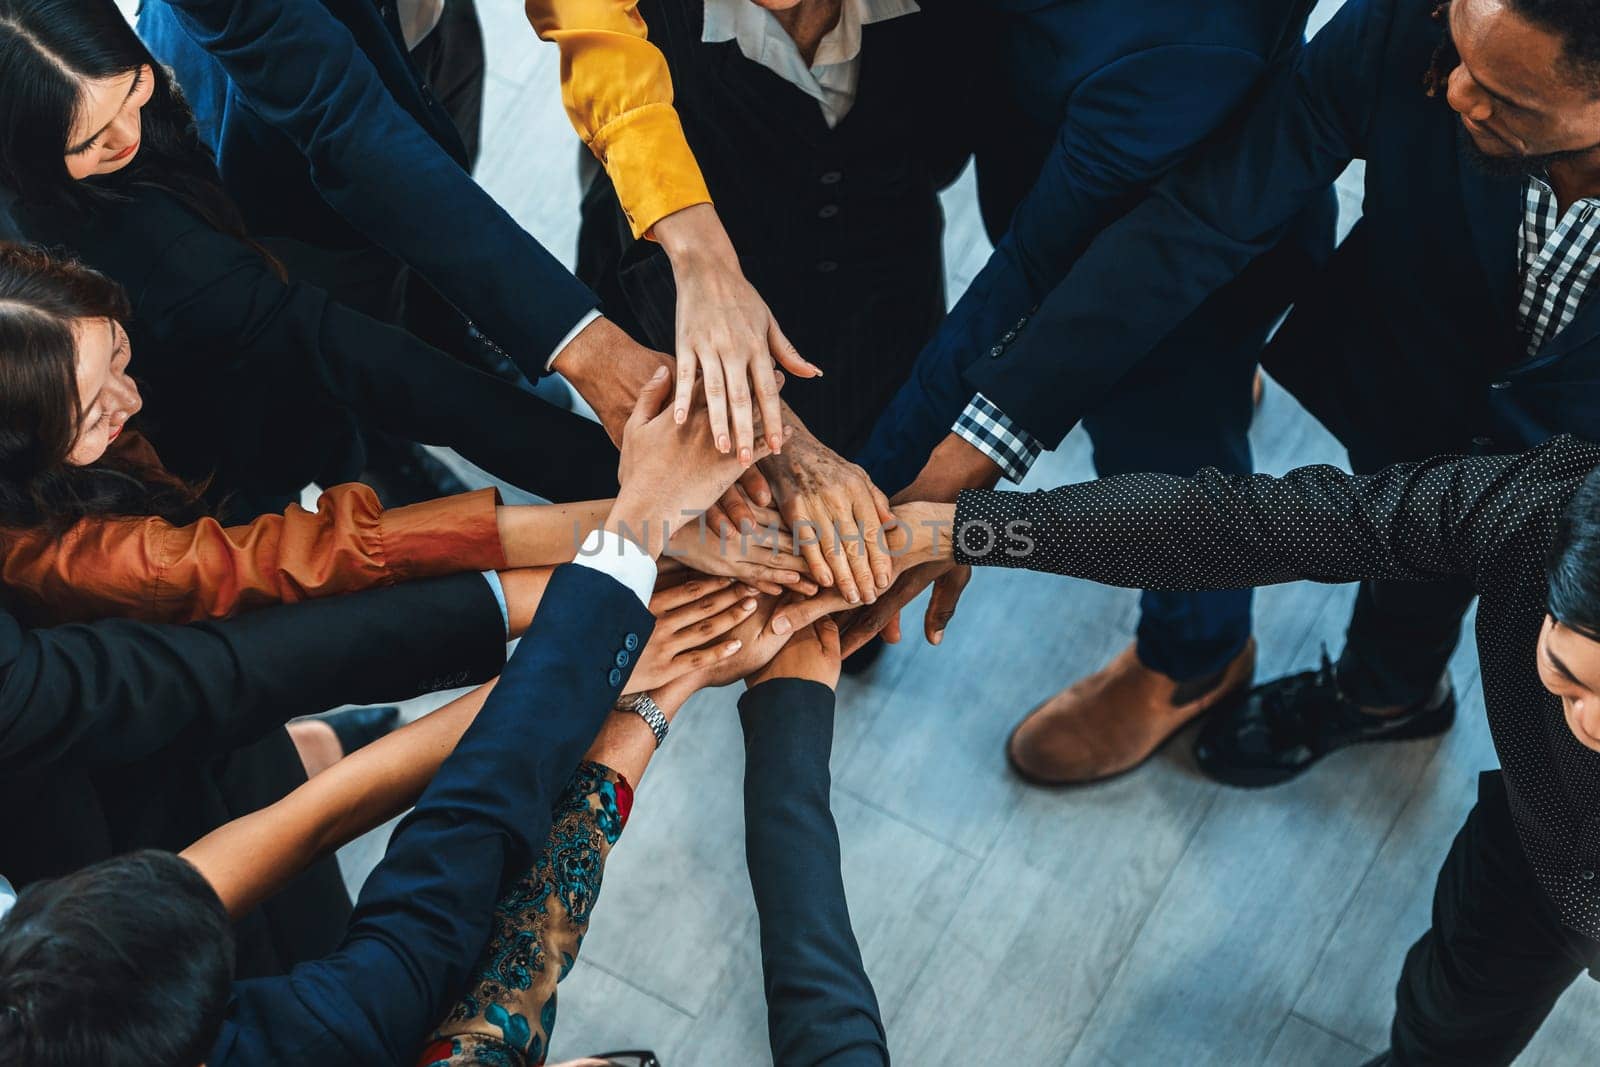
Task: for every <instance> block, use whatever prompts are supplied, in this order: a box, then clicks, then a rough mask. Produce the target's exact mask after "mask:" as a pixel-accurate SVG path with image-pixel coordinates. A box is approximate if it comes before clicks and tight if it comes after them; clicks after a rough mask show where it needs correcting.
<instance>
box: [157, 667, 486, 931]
mask: <svg viewBox="0 0 1600 1067" xmlns="http://www.w3.org/2000/svg"><path fill="white" fill-rule="evenodd" d="M493 687H494V683H493V682H489V683H487V684H485V685H482V686H479V687H478V688H477V689H475V690H473V691H472V692H471V693H468V694H467V695H466V696H463V697H460V698H458V699H456V700H453V701H451V702H450V703H449V704H446V705H445V706H444V707H442V708H440V709H438V710H437V711H435V712H432V713H431V714H428V715H424V716H423V717H422V718H420V719H418V720H416V721H415V722H412V723H410V724H408V725H406V726H403V727H401V728H400V729H398V730H396V731H394V732H393V733H391V734H389V735H388V736H386V737H383V738H380V739H379V740H377V741H375V742H373V743H372V744H370V745H368V746H366V747H365V748H362V749H360V750H359V751H357V752H353V753H351V754H350V755H349V756H346V757H345V758H344V759H342V760H339V761H338V762H337V763H335V764H334V765H333V766H332V767H330V768H328V769H327V770H326V771H324V772H322V773H321V774H318V775H317V776H315V777H314V778H311V779H310V780H309V781H307V782H306V783H305V784H304V785H302V786H300V787H299V788H297V789H295V790H294V791H293V792H291V793H290V794H289V795H288V796H286V797H284V798H283V799H282V800H280V801H278V802H277V803H274V804H270V805H268V806H267V807H265V808H262V809H260V810H259V811H255V812H252V813H251V814H249V815H246V816H244V817H242V818H238V819H234V820H233V821H232V822H229V823H227V824H225V825H224V826H221V827H219V828H218V829H216V830H213V831H212V832H211V833H209V834H207V835H206V836H205V837H203V838H201V839H200V840H199V841H197V842H195V843H194V844H193V845H190V846H189V847H188V848H186V849H184V851H183V853H182V855H183V857H184V858H185V859H187V860H188V861H189V862H190V863H192V864H194V866H195V867H196V868H197V869H198V870H199V871H200V873H201V874H202V875H204V876H205V878H206V880H207V881H208V882H210V883H211V886H212V888H213V889H215V890H216V891H217V895H218V896H219V897H220V898H221V899H222V902H223V905H224V906H225V907H227V909H228V914H229V915H231V916H234V917H235V918H237V917H239V916H241V915H243V914H245V913H246V912H248V911H250V910H251V909H252V908H254V907H255V906H256V905H257V904H259V903H260V902H261V901H263V900H265V899H266V898H268V897H270V896H272V895H273V894H274V893H276V892H277V891H278V890H279V889H281V888H282V887H283V885H284V884H285V883H287V882H288V881H289V880H291V879H292V878H294V877H295V876H297V875H298V874H299V873H300V872H301V871H303V870H304V869H305V868H306V867H307V866H308V865H310V864H311V863H312V862H313V861H315V860H317V859H319V858H321V857H322V856H325V855H327V854H328V853H330V852H332V851H333V850H334V849H337V848H339V847H341V846H343V845H345V844H347V843H349V842H350V841H353V840H355V838H357V837H359V836H360V835H361V834H364V833H366V832H368V831H369V830H372V829H375V828H376V827H378V826H381V825H382V824H383V823H385V822H387V821H388V820H390V819H392V818H394V817H395V816H397V815H399V814H401V813H402V812H404V811H405V810H406V809H407V808H409V807H411V805H413V804H415V803H416V801H417V798H418V797H419V796H421V795H422V791H423V790H424V789H426V788H427V786H428V783H429V782H430V781H432V780H433V776H434V774H435V773H437V772H438V770H439V767H440V766H441V765H443V763H444V761H445V759H446V758H447V757H448V756H449V755H450V753H451V752H452V751H454V749H455V746H456V742H458V741H460V740H461V735H462V734H463V733H464V732H465V731H466V729H467V727H468V726H469V725H470V724H471V723H472V720H473V719H474V718H475V717H476V716H477V714H478V711H479V710H480V709H481V708H482V707H483V702H484V699H485V698H486V697H487V696H488V694H489V691H490V690H491V689H493Z"/></svg>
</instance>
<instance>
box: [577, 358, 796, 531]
mask: <svg viewBox="0 0 1600 1067" xmlns="http://www.w3.org/2000/svg"><path fill="white" fill-rule="evenodd" d="M671 388H672V379H671V377H670V376H669V375H668V374H667V369H666V367H660V368H658V369H657V370H656V372H655V376H654V377H652V378H651V379H650V380H649V381H648V382H646V383H645V385H644V388H642V389H641V390H639V398H638V400H637V401H636V402H635V403H634V408H633V414H632V415H630V416H629V417H628V422H627V424H626V425H625V426H624V427H623V431H622V459H621V462H620V463H619V464H618V467H617V481H618V482H619V483H620V485H621V488H620V489H619V490H618V492H617V499H616V500H615V501H614V502H613V503H612V506H611V514H610V515H609V516H608V517H607V520H606V528H607V529H612V530H615V531H616V532H618V533H621V534H623V536H627V537H629V538H630V539H631V540H635V541H639V542H640V543H641V544H643V545H644V547H645V548H646V550H647V551H649V552H650V553H651V554H652V555H659V554H660V553H661V551H662V550H663V549H664V548H665V547H666V545H665V542H666V540H667V538H669V537H671V535H672V534H673V533H675V532H676V531H677V530H679V529H681V528H682V527H683V526H684V525H686V524H687V523H688V521H689V519H690V518H691V517H693V516H695V515H698V514H700V513H702V512H704V511H705V510H706V509H707V508H709V507H711V505H712V504H714V503H716V502H717V501H718V500H719V499H720V498H721V497H722V495H723V494H724V493H726V492H727V491H728V489H729V487H731V486H732V485H733V483H734V482H735V481H737V480H738V478H739V476H740V475H741V474H743V473H744V471H745V469H746V467H747V466H748V464H746V463H741V462H740V461H739V460H738V459H736V458H735V457H733V456H726V455H723V454H721V453H719V452H718V451H717V450H716V449H715V448H714V447H713V446H712V445H711V443H710V442H709V441H708V440H706V436H705V434H704V433H700V432H696V430H695V429H693V428H692V427H691V426H687V425H681V424H678V423H676V422H674V421H673V419H672V416H671V415H669V414H667V413H666V412H665V411H663V410H662V409H663V407H664V406H665V404H666V401H667V397H668V395H669V393H670V390H671ZM788 432H789V429H788V427H784V428H783V433H784V434H785V435H787V434H788ZM755 451H756V454H757V455H759V456H765V455H767V453H768V447H767V442H766V440H765V439H763V440H761V441H758V442H756V446H755Z"/></svg>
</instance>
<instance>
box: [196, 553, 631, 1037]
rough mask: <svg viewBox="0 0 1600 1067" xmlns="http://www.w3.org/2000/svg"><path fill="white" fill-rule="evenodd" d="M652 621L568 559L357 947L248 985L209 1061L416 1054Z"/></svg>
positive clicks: (356, 936) (391, 874) (367, 908)
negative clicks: (627, 655)
mask: <svg viewBox="0 0 1600 1067" xmlns="http://www.w3.org/2000/svg"><path fill="white" fill-rule="evenodd" d="M653 626H654V619H653V618H652V617H651V615H650V613H649V611H648V610H646V608H645V606H644V605H643V604H641V603H640V602H639V598H638V597H637V596H635V595H634V594H633V593H632V592H630V591H629V590H627V589H626V588H625V587H624V586H622V585H621V584H620V583H618V582H617V581H615V580H614V579H612V578H610V577H607V576H606V575H603V574H601V573H599V572H598V571H595V570H592V569H590V568H587V567H582V566H578V565H575V564H569V565H567V566H564V567H560V568H558V569H557V570H556V572H555V574H554V575H553V576H552V577H551V579H550V585H549V588H548V589H547V590H546V591H545V594H544V599H543V600H542V601H541V603H540V605H539V610H538V613H537V614H536V615H535V617H534V620H533V624H532V625H531V626H530V627H529V628H528V632H527V634H526V635H525V636H524V637H523V639H522V643H521V644H520V645H519V646H518V647H517V651H516V653H515V654H514V655H513V656H512V658H511V661H510V662H509V663H508V664H507V665H506V669H505V672H504V674H502V675H501V678H500V682H499V684H498V685H496V686H495V689H494V692H493V693H492V694H491V695H490V697H489V699H488V701H487V702H485V704H484V707H483V710H482V711H480V712H479V713H478V716H477V719H476V720H475V721H474V722H473V724H472V725H471V726H470V727H469V728H468V729H467V732H466V733H465V734H464V735H463V736H462V738H461V741H460V743H458V744H457V746H456V749H455V752H454V753H453V754H452V755H451V756H450V758H449V759H448V760H447V761H446V762H445V764H444V766H443V767H442V768H440V770H439V773H438V775H437V776H436V777H435V778H434V780H433V782H432V784H431V785H429V787H428V789H427V792H425V793H424V794H423V796H422V799H421V801H419V802H418V804H417V806H416V808H415V809H414V810H413V811H412V813H411V814H410V815H408V816H407V817H406V818H405V819H404V820H403V821H402V822H401V824H400V826H399V828H398V829H397V830H396V831H395V833H394V837H393V838H392V839H391V840H390V842H389V849H388V852H387V853H386V854H385V855H384V858H383V861H382V862H381V863H380V864H379V865H378V867H377V869H376V870H375V871H373V873H372V876H371V877H370V878H368V880H367V884H366V886H365V887H364V888H363V889H362V891H361V896H360V899H359V900H357V902H356V911H355V915H354V917H353V918H352V920H351V926H350V932H349V935H348V936H347V938H346V939H345V942H344V944H343V945H342V946H341V947H340V948H339V950H338V951H337V952H335V953H334V954H333V955H332V956H329V957H328V958H327V959H324V960H318V961H316V962H313V963H307V964H302V965H301V966H299V967H297V968H295V970H294V971H292V972H291V973H290V974H289V975H288V976H287V977H284V978H275V979H266V980H262V981H257V982H245V983H240V984H238V985H236V986H235V1002H234V1011H233V1016H232V1019H231V1021H230V1025H229V1027H228V1028H227V1030H226V1031H225V1033H224V1035H223V1038H222V1043H221V1044H220V1045H219V1048H218V1050H217V1055H214V1056H213V1057H212V1058H210V1059H209V1060H208V1062H211V1063H229V1064H244V1063H262V1064H272V1065H273V1067H288V1065H293V1064H318V1065H320V1064H324V1063H341V1064H350V1065H352V1067H367V1065H372V1067H377V1065H383V1067H388V1065H391V1064H408V1063H413V1062H415V1058H416V1056H417V1053H418V1051H419V1050H420V1049H421V1048H422V1044H423V1041H424V1040H425V1039H426V1037H427V1035H428V1033H429V1031H430V1030H431V1028H432V1027H433V1026H434V1025H435V1024H436V1023H437V1022H438V1021H439V1018H438V1015H439V1013H440V1012H442V1011H443V1010H444V1009H445V1008H446V1007H447V1004H448V1000H449V998H450V997H452V996H455V995H456V994H458V993H459V992H460V990H461V989H462V988H463V987H464V986H465V984H466V981H467V979H468V977H469V975H470V973H471V968H472V965H473V964H474V963H475V962H476V960H477V958H478V955H479V954H480V953H481V952H482V951H483V948H484V945H485V944H486V943H487V941H488V939H489V932H490V926H491V923H492V920H493V915H494V905H495V902H496V901H497V900H498V899H499V897H500V894H501V892H502V889H503V887H504V886H505V884H506V882H507V879H508V877H509V876H510V875H512V874H515V873H518V872H520V871H521V870H522V869H523V868H526V867H528V866H529V865H530V864H531V863H532V860H533V858H534V856H535V855H536V854H537V851H538V850H539V849H541V848H543V847H544V844H545V841H546V839H547V838H548V837H549V835H550V825H551V810H552V808H553V806H554V804H555V801H556V798H557V797H558V796H559V795H560V794H561V791H562V789H563V788H564V787H565V786H566V784H567V781H568V779H570V778H571V776H572V772H573V769H574V768H576V767H577V765H578V761H579V759H580V758H581V757H582V755H583V753H584V751H585V749H587V748H588V746H589V744H590V743H591V742H592V741H593V740H594V737H595V734H596V733H597V732H598V731H599V728H600V724H601V722H602V721H603V720H604V718H605V716H606V715H607V714H608V713H609V711H610V709H611V706H612V704H613V702H614V701H615V700H616V698H617V697H618V696H619V695H620V693H621V692H622V689H623V687H624V686H625V685H626V684H627V677H628V675H629V674H630V673H631V663H626V664H625V666H626V668H627V669H625V670H622V671H621V672H619V674H620V682H619V683H612V682H611V681H610V678H609V675H610V672H611V670H612V669H613V666H614V665H615V664H616V663H617V653H618V650H620V649H623V648H624V647H625V642H626V639H627V635H628V634H630V633H631V634H633V635H635V636H636V637H637V638H638V639H639V643H640V646H641V647H642V643H643V641H644V640H646V639H648V637H649V635H650V631H651V628H652V627H653Z"/></svg>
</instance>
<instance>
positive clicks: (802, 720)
mask: <svg viewBox="0 0 1600 1067" xmlns="http://www.w3.org/2000/svg"><path fill="white" fill-rule="evenodd" d="M833 705H834V694H833V690H831V689H829V688H828V687H827V686H825V685H822V684H820V683H818V682H812V681H806V680H804V679H800V678H775V679H773V680H771V681H768V682H763V683H762V684H760V685H758V686H756V687H755V688H753V689H751V690H750V691H749V692H747V693H745V695H744V696H743V697H741V698H740V700H739V721H740V723H741V724H742V725H743V726H744V744H745V773H744V825H745V860H746V865H747V866H748V867H749V870H750V885H751V888H752V889H753V890H754V891H755V898H756V912H757V914H758V915H759V917H760V921H761V970H762V973H763V975H764V976H765V981H766V991H767V1032H768V1036H769V1038H770V1039H771V1042H772V1060H773V1062H774V1063H775V1064H778V1065H779V1067H814V1065H817V1064H827V1065H828V1067H884V1065H885V1064H887V1063H888V1062H889V1050H888V1046H887V1045H886V1044H885V1041H884V1035H883V1019H882V1016H881V1015H880V1013H879V1011H878V998H877V996H876V995H874V993H873V991H872V983H871V982H870V981H869V980H868V979H867V972H866V969H865V968H864V967H863V966H862V964H861V950H860V948H859V947H857V945H856V938H855V934H854V933H853V932H852V931H851V929H850V910H849V908H848V907H847V906H846V905H845V898H844V880H843V878H842V877H841V875H840V872H839V832H838V830H837V828H836V827H835V826H834V824H833V813H832V811H831V810H830V809H829V807H828V785H829V778H828V755H829V753H830V752H832V751H833Z"/></svg>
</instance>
